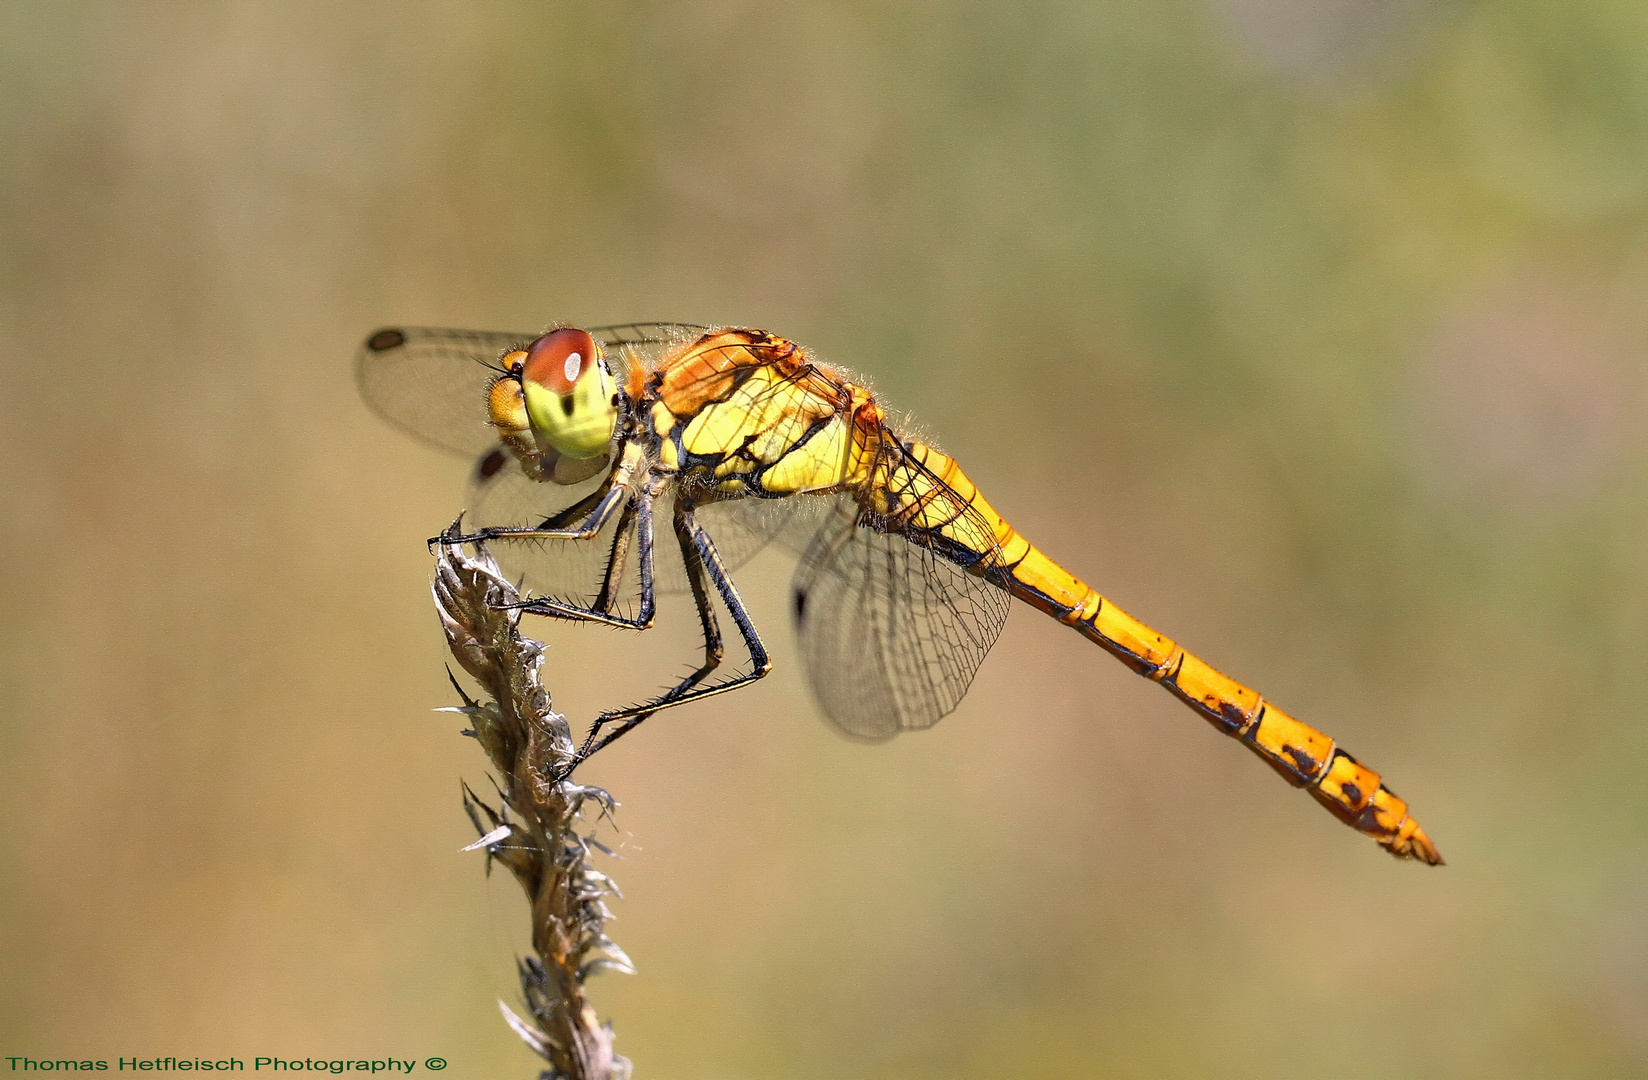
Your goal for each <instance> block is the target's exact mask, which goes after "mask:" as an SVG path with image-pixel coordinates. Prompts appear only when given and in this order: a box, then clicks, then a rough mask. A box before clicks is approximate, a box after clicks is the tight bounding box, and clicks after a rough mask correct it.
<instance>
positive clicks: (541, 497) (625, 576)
mask: <svg viewBox="0 0 1648 1080" xmlns="http://www.w3.org/2000/svg"><path fill="white" fill-rule="evenodd" d="M523 342H524V343H523ZM609 350H610V353H609ZM615 368H616V369H617V370H615ZM356 374H357V377H358V379H359V382H360V386H361V390H362V393H363V394H364V395H365V397H366V399H367V400H368V402H370V403H371V404H372V405H373V407H374V408H376V409H377V410H378V412H380V413H381V414H382V415H383V416H384V417H385V418H387V419H389V420H390V421H391V422H392V423H395V424H397V425H399V426H401V427H402V428H404V429H406V430H408V431H410V432H412V433H413V434H415V435H418V436H419V437H421V438H424V439H426V440H428V441H430V442H433V443H436V444H437V445H440V446H443V447H446V448H448V449H452V450H457V451H459V452H462V453H466V454H471V455H473V454H477V453H479V454H480V455H481V460H480V464H479V466H478V468H477V469H476V472H475V476H476V500H477V503H476V505H474V506H472V510H473V511H474V514H475V518H476V519H477V520H478V521H479V522H480V523H481V526H482V527H481V528H479V529H478V530H477V531H476V532H473V533H470V534H468V535H464V536H459V535H447V536H442V537H438V538H436V539H437V541H438V542H440V543H447V544H458V543H486V544H488V545H489V546H491V548H492V549H493V551H494V553H495V554H496V555H497V556H498V557H499V561H500V562H501V563H503V565H504V567H505V569H506V570H511V571H512V572H514V573H517V574H520V575H521V576H523V577H524V578H525V581H526V584H527V585H528V586H530V587H531V588H533V589H534V590H536V595H534V596H532V597H531V598H530V599H529V600H528V601H527V602H525V603H524V604H523V605H522V607H523V609H524V610H526V611H530V612H533V613H536V614H540V615H547V616H551V617H554V618H560V619H569V620H577V621H585V622H599V623H605V624H607V625H609V626H617V627H626V628H631V629H646V628H647V627H649V626H650V625H651V624H652V621H653V614H654V595H655V592H656V591H657V590H658V589H660V588H663V587H667V586H668V585H669V584H670V582H671V581H672V580H673V581H675V582H678V583H680V584H683V585H684V586H685V588H686V589H687V590H689V591H690V592H691V594H692V597H693V600H694V603H695V604H696V606H697V610H698V617H699V620H700V622H701V625H702V627H703V632H704V642H705V645H704V662H703V664H702V665H701V666H700V667H699V668H698V669H697V670H696V671H694V672H693V673H692V674H690V675H688V676H687V677H686V678H685V679H683V680H681V681H680V682H679V683H678V684H676V685H675V686H674V687H672V688H671V689H670V690H668V691H666V692H665V693H663V694H661V695H659V696H658V697H656V698H654V699H652V700H650V701H647V702H644V703H642V704H640V705H635V706H631V707H629V708H625V709H615V710H612V711H610V712H606V713H603V714H601V715H600V716H599V717H597V718H596V720H595V723H594V725H593V726H592V728H591V730H590V733H589V736H588V737H587V738H586V740H585V742H584V745H583V748H582V749H581V750H580V753H579V758H578V760H580V761H581V760H583V759H584V758H585V757H587V756H588V755H590V754H592V753H594V752H595V751H597V750H599V749H601V748H602V747H603V746H606V745H608V744H610V743H611V742H612V741H613V740H614V739H616V738H618V737H619V736H621V735H623V734H624V733H625V732H627V731H630V730H632V729H633V728H634V727H635V726H636V725H638V724H640V723H641V722H642V721H643V720H645V719H646V718H647V717H649V716H651V715H652V714H653V713H655V712H657V711H658V710H660V709H665V708H672V707H674V706H677V705H681V704H684V703H686V702H688V701H694V700H697V699H699V698H703V697H707V696H709V695H712V694H719V693H723V692H725V691H728V690H733V689H736V688H738V687H740V686H743V685H746V684H747V683H749V682H752V681H754V680H756V679H759V678H761V677H762V676H764V675H765V674H766V673H767V672H768V670H770V667H771V665H770V662H769V659H768V653H767V649H766V645H765V643H764V641H763V640H762V638H761V635H760V634H759V633H758V632H757V631H756V629H755V625H754V623H753V621H752V620H751V618H750V616H749V613H748V612H747V611H746V610H745V608H744V604H743V601H742V600H741V599H740V597H739V593H738V589H737V587H736V585H735V584H734V583H733V580H732V576H731V572H732V571H733V570H734V569H736V568H737V566H738V564H739V563H740V562H741V561H742V560H743V559H744V558H746V557H748V556H749V555H751V554H753V553H754V552H755V551H756V550H759V548H760V547H761V546H762V545H764V544H766V543H767V542H768V541H771V540H774V539H777V540H779V541H780V542H782V543H784V544H786V545H788V546H792V547H793V548H794V550H796V551H798V552H799V553H800V554H801V560H800V565H799V567H798V569H797V570H796V574H795V578H794V582H793V585H792V590H793V594H792V598H791V599H792V603H791V608H790V610H791V612H792V616H793V618H794V620H795V627H796V633H797V640H798V642H799V645H800V649H801V654H802V659H803V662H804V666H805V670H806V675H807V681H808V684H809V686H810V687H811V688H812V690H813V694H814V696H815V697H816V698H817V700H818V702H819V705H820V707H821V708H822V709H823V711H824V713H825V715H826V716H827V717H828V718H829V719H830V721H831V722H832V723H834V724H835V725H836V726H837V727H838V728H839V729H841V730H842V731H843V732H845V733H847V734H848V735H851V736H854V737H857V738H862V739H866V740H870V741H878V740H882V739H886V738H890V737H891V736H893V735H896V734H898V733H899V732H900V731H906V730H912V729H917V728H924V727H929V726H931V725H932V724H933V723H935V722H937V721H938V720H939V719H940V718H941V717H943V716H944V715H945V714H946V713H948V712H950V710H951V709H953V708H954V707H955V706H956V704H957V703H958V702H959V701H960V700H961V697H962V695H963V694H965V693H966V691H967V687H968V685H969V684H970V683H971V682H972V678H973V674H974V672H976V671H977V669H978V666H979V664H980V663H981V662H982V661H983V659H984V656H985V654H986V653H988V652H989V651H990V647H991V646H992V645H993V644H994V643H995V640H996V637H997V635H998V634H999V633H1000V631H1001V627H1002V624H1003V623H1004V622H1005V620H1006V618H1007V610H1008V607H1009V601H1010V600H1011V599H1018V600H1021V601H1023V602H1025V603H1026V604H1028V605H1029V606H1031V607H1033V608H1036V609H1037V610H1039V611H1042V612H1044V613H1046V614H1048V615H1051V616H1053V617H1055V618H1056V619H1058V620H1059V621H1060V622H1062V623H1064V624H1065V625H1067V626H1070V627H1072V628H1073V629H1075V630H1076V631H1078V632H1079V633H1081V634H1082V635H1083V636H1084V637H1087V638H1088V639H1090V640H1092V641H1094V642H1095V643H1097V644H1098V645H1099V646H1101V647H1102V648H1103V649H1105V650H1106V651H1107V652H1109V653H1111V654H1112V655H1113V656H1115V657H1116V658H1117V659H1119V660H1121V661H1122V662H1123V663H1125V664H1126V665H1127V666H1128V667H1129V668H1131V669H1132V670H1133V671H1135V672H1137V673H1139V674H1141V675H1144V676H1145V677H1147V678H1149V679H1151V680H1152V681H1154V682H1159V683H1161V684H1162V685H1163V686H1164V687H1166V688H1167V689H1168V690H1169V691H1170V692H1172V693H1173V695H1174V696H1175V697H1178V698H1179V699H1180V700H1181V701H1183V702H1184V703H1186V704H1187V705H1189V706H1190V707H1191V708H1192V709H1194V710H1195V711H1196V712H1197V713H1199V714H1200V715H1201V716H1202V717H1203V718H1204V719H1206V720H1207V721H1208V722H1209V723H1211V724H1212V725H1213V726H1214V727H1215V728H1216V729H1218V730H1219V731H1221V732H1223V733H1224V734H1226V735H1229V736H1231V737H1233V738H1236V739H1238V740H1240V741H1241V742H1242V743H1243V745H1245V746H1247V747H1248V748H1249V749H1250V750H1252V751H1253V752H1254V753H1255V754H1257V755H1258V756H1259V757H1261V758H1262V759H1264V760H1265V762H1266V763H1267V764H1269V765H1271V766H1272V767H1273V768H1275V769H1276V771H1277V772H1279V773H1280V774H1281V775H1282V776H1283V777H1284V778H1286V779H1287V780H1288V782H1289V783H1291V784H1293V785H1295V786H1296V787H1303V788H1305V789H1306V790H1308V791H1309V792H1310V793H1311V795H1312V796H1313V797H1315V798H1316V800H1317V801H1318V802H1320V803H1322V805H1323V806H1325V807H1326V808H1327V809H1328V810H1329V811H1331V812H1332V813H1333V814H1334V815H1335V816H1337V817H1338V818H1339V819H1340V820H1342V821H1344V822H1345V823H1346V824H1348V825H1350V826H1352V827H1353V828H1355V829H1357V830H1359V831H1361V832H1363V833H1365V834H1367V835H1369V836H1371V837H1373V838H1374V839H1375V840H1377V841H1378V842H1379V844H1380V845H1382V846H1383V847H1384V848H1385V849H1386V850H1388V851H1390V852H1391V853H1392V854H1394V855H1397V856H1399V857H1403V858H1417V859H1420V860H1421V861H1424V862H1427V863H1433V864H1434V863H1439V862H1441V856H1440V855H1438V854H1437V852H1436V848H1435V847H1434V846H1433V845H1432V844H1431V842H1430V839H1429V838H1428V837H1427V836H1426V835H1425V833H1424V830H1422V829H1421V828H1420V827H1419V824H1418V822H1417V821H1415V820H1414V819H1413V817H1412V816H1411V815H1410V814H1409V813H1408V811H1407V804H1406V803H1405V802H1403V801H1402V800H1401V799H1399V798H1397V797H1396V796H1395V795H1394V794H1393V793H1392V792H1391V791H1390V789H1389V788H1387V787H1385V785H1384V784H1383V783H1382V782H1381V780H1380V778H1379V774H1378V773H1375V772H1373V771H1372V770H1371V769H1368V768H1367V767H1366V766H1364V765H1362V764H1361V763H1360V762H1358V761H1357V760H1356V759H1355V758H1353V757H1351V756H1350V755H1349V754H1347V753H1345V752H1344V751H1343V750H1341V749H1340V748H1339V747H1338V746H1337V745H1336V744H1335V743H1334V741H1333V740H1332V739H1331V738H1329V737H1328V736H1326V735H1324V734H1322V733H1321V732H1319V731H1317V730H1316V729H1315V728H1312V727H1310V726H1308V725H1306V724H1304V723H1303V722H1301V721H1299V720H1296V719H1294V718H1293V717H1292V716H1289V715H1288V714H1287V713H1285V712H1283V711H1282V710H1281V709H1279V708H1277V707H1276V706H1275V705H1273V704H1271V703H1270V702H1268V701H1266V700H1265V699H1264V698H1263V697H1262V696H1260V695H1259V693H1258V692H1257V691H1254V690H1251V689H1249V688H1248V687H1246V686H1243V685H1242V684H1241V683H1238V682H1236V681H1235V680H1234V679H1231V678H1228V677H1227V676H1225V675H1222V674H1220V673H1219V672H1218V671H1215V670H1214V669H1213V668H1212V667H1210V666H1209V665H1207V664H1206V663H1204V662H1202V661H1201V660H1199V659H1197V658H1196V657H1194V656H1192V655H1191V654H1190V653H1188V652H1186V651H1185V650H1184V649H1183V648H1181V647H1180V646H1179V645H1177V644H1176V643H1174V642H1173V641H1172V640H1171V639H1170V638H1168V637H1166V636H1165V635H1163V634H1161V633H1158V632H1157V631H1155V630H1152V629H1151V628H1149V627H1148V626H1145V625H1144V624H1142V623H1140V622H1138V621H1137V620H1135V619H1133V618H1132V617H1131V616H1129V615H1128V614H1127V613H1126V612H1124V611H1122V610H1121V609H1120V608H1118V607H1116V606H1115V605H1114V604H1112V603H1111V602H1110V601H1108V600H1106V599H1105V598H1104V597H1102V596H1100V595H1099V594H1098V593H1097V592H1095V591H1094V590H1093V589H1092V588H1090V587H1089V586H1088V585H1086V584H1085V583H1083V582H1082V581H1081V580H1079V579H1078V578H1076V577H1075V576H1074V575H1072V574H1071V573H1070V572H1069V571H1067V570H1065V569H1064V568H1063V567H1061V566H1059V565H1058V564H1057V563H1055V562H1054V561H1053V560H1052V559H1050V558H1048V557H1047V556H1046V555H1045V554H1043V553H1042V551H1041V550H1040V549H1039V548H1037V547H1036V546H1035V545H1033V544H1031V543H1030V542H1029V541H1028V540H1026V539H1025V538H1024V537H1023V536H1021V535H1020V534H1019V533H1018V532H1017V530H1015V529H1014V528H1013V527H1012V526H1011V525H1009V524H1008V523H1007V522H1006V521H1005V520H1003V518H1002V517H1001V515H999V514H998V513H996V511H995V510H994V508H992V507H991V506H990V504H989V503H988V502H987V501H985V499H984V497H983V496H982V495H981V494H980V493H979V491H978V489H977V488H976V487H974V486H973V483H972V481H971V480H970V479H968V477H967V475H966V474H965V473H963V472H962V470H961V467H960V466H959V465H957V463H956V462H955V461H954V460H953V459H951V458H949V457H947V456H946V455H944V454H942V453H940V452H939V451H937V450H935V449H933V448H932V447H930V446H926V445H924V444H922V443H920V442H918V441H916V440H914V439H910V438H908V437H906V436H904V435H902V434H900V432H899V431H897V430H896V429H895V428H894V426H893V425H892V424H891V423H890V422H889V421H888V419H887V415H886V413H885V411H884V410H883V409H882V407H881V406H880V405H879V404H878V403H877V402H876V400H875V397H874V395H873V394H871V393H870V391H869V390H867V389H865V388H864V387H863V386H861V385H859V384H858V383H857V382H855V381H853V380H852V379H851V378H849V377H848V376H847V375H845V374H844V373H842V372H840V371H837V370H836V369H833V368H829V367H826V366H825V365H823V364H820V363H817V362H816V361H815V360H814V359H813V358H812V357H811V356H810V355H809V354H807V353H806V351H805V350H802V349H800V348H799V347H798V346H796V345H795V344H793V343H792V342H789V341H785V340H784V339H783V338H779V337H775V336H773V335H770V334H766V333H764V332H762V331H759V330H741V329H726V330H713V329H709V328H706V327H694V326H681V325H672V324H661V323H649V324H632V325H628V326H614V327H603V328H597V329H595V330H593V331H590V332H585V331H583V330H576V329H572V328H570V327H565V328H560V329H555V330H552V331H550V332H548V333H546V334H543V335H540V336H537V337H531V338H526V337H515V336H511V335H506V334H491V333H483V332H475V331H463V330H416V329H396V330H381V331H379V332H377V333H375V334H373V335H372V336H371V337H370V338H368V339H367V342H366V344H365V346H364V347H363V348H362V350H361V353H360V356H359V360H358V363H357V366H356ZM620 380H621V381H622V382H623V385H624V387H625V389H624V390H623V392H622V393H620V392H619V391H618V389H617V387H618V384H619V382H620ZM483 402H484V405H483ZM510 457H513V458H514V460H515V462H516V463H517V464H518V465H519V466H520V467H519V468H513V469H512V468H509V467H508V460H509V458H510ZM550 481H553V483H550ZM557 493H559V495H557ZM666 517H667V520H668V522H669V528H668V529H665V530H660V529H659V528H658V519H660V518H666ZM712 534H713V536H712ZM661 535H662V536H663V537H665V538H666V541H667V540H669V539H673V541H674V545H673V546H674V547H675V548H676V551H677V552H678V555H679V557H678V558H676V557H674V555H675V553H671V555H670V556H669V557H666V558H663V559H659V558H657V557H656V555H657V552H656V551H655V546H656V545H657V543H658V538H659V537H660V536H661ZM632 556H633V558H632ZM672 575H673V578H672ZM632 596H633V597H634V598H635V599H636V600H637V601H638V606H637V607H636V609H635V610H634V611H633V613H625V612H623V611H622V610H621V607H622V602H623V601H624V600H625V598H626V597H632ZM717 602H719V606H720V607H721V608H722V609H724V610H725V611H726V612H727V613H728V614H729V615H730V616H731V617H732V620H733V623H734V625H735V626H736V628H737V631H738V634H739V637H740V638H741V639H742V641H743V644H744V647H745V649H746V650H747V651H748V653H749V657H750V666H749V669H748V670H747V671H744V672H742V673H740V674H737V675H733V676H730V677H724V678H721V679H719V681H714V680H712V678H711V677H712V675H713V674H714V673H715V672H716V671H717V670H718V669H719V668H720V667H721V664H722V660H723V659H724V649H723V647H722V637H721V630H720V626H719V622H718V619H717V616H716V610H717ZM609 728H610V730H608V729H609ZM603 731H606V734H605V735H604V736H603V735H602V732H603Z"/></svg>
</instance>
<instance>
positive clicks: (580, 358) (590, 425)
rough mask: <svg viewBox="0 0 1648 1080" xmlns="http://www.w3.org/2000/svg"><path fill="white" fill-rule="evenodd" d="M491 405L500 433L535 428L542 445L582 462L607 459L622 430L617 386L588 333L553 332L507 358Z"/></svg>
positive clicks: (568, 329) (571, 330) (491, 399)
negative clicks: (614, 432)
mask: <svg viewBox="0 0 1648 1080" xmlns="http://www.w3.org/2000/svg"><path fill="white" fill-rule="evenodd" d="M502 363H503V365H504V370H505V372H506V373H507V374H506V375H505V376H504V377H503V378H501V379H499V380H498V382H497V383H495V384H494V385H493V389H492V393H491V395H490V400H489V402H488V404H489V406H490V410H491V413H492V422H493V424H494V425H496V426H497V427H498V428H499V430H501V431H509V432H517V433H524V431H526V430H528V429H530V431H531V433H532V435H533V436H534V438H535V439H536V441H537V443H538V446H539V447H540V448H542V449H548V450H553V451H555V453H557V454H559V455H561V456H563V457H569V458H574V459H578V460H588V459H590V458H596V457H600V456H602V455H604V454H605V453H606V452H607V447H608V445H609V444H610V443H611V442H612V434H613V431H614V430H615V429H616V428H617V426H618V400H617V383H616V382H615V381H614V380H613V377H612V371H611V369H609V368H608V367H607V362H606V358H605V356H603V355H602V353H601V346H600V345H599V344H598V343H597V342H596V341H595V339H594V338H593V337H591V336H590V335H589V334H588V333H586V332H585V331H583V330H574V329H572V328H571V327H565V328H562V329H560V330H552V331H550V332H549V333H547V334H544V335H543V336H542V337H539V338H538V339H537V340H535V341H533V342H532V344H530V345H528V346H527V347H526V348H525V349H518V350H515V351H513V352H510V353H508V354H506V355H505V356H504V357H503V359H502Z"/></svg>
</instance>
